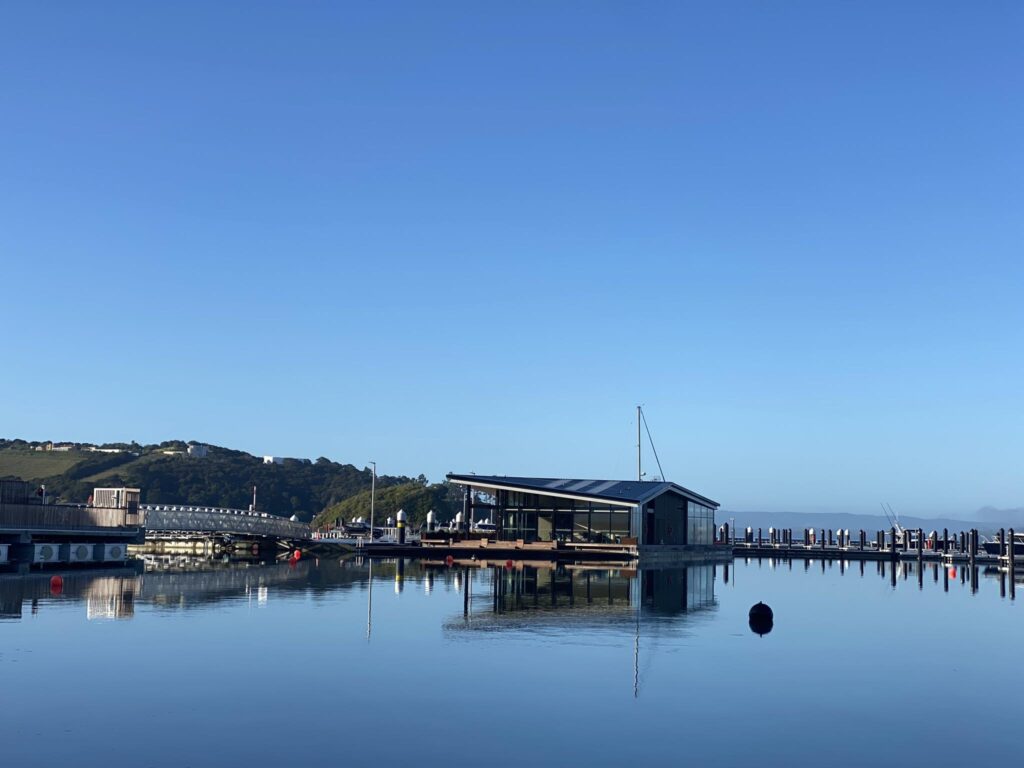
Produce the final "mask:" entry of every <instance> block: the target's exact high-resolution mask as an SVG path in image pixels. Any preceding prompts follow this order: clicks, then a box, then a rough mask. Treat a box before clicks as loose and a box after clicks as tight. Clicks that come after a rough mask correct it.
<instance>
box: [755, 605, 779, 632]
mask: <svg viewBox="0 0 1024 768" xmlns="http://www.w3.org/2000/svg"><path fill="white" fill-rule="evenodd" d="M774 623H775V617H774V615H773V614H772V609H771V608H769V607H768V606H767V605H765V604H764V603H758V604H757V605H755V606H754V607H753V608H751V609H750V631H751V632H753V633H755V634H757V635H761V636H762V637H764V636H765V635H767V634H768V633H769V632H771V631H772V625H773V624H774Z"/></svg>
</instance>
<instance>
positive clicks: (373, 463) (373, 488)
mask: <svg viewBox="0 0 1024 768" xmlns="http://www.w3.org/2000/svg"><path fill="white" fill-rule="evenodd" d="M370 466H371V467H373V475H371V477H370V543H371V544H373V501H374V496H375V495H376V493H377V462H376V461H371V462H370Z"/></svg>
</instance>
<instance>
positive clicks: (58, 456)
mask: <svg viewBox="0 0 1024 768" xmlns="http://www.w3.org/2000/svg"><path fill="white" fill-rule="evenodd" d="M95 455H96V454H93V453H89V452H87V451H25V450H5V451H0V477H7V476H8V475H13V476H14V477H20V478H21V479H22V480H45V479H46V478H48V477H55V476H56V475H63V474H64V473H65V472H67V471H68V470H69V469H71V468H72V467H73V466H75V465H76V464H78V463H80V462H82V461H84V460H85V459H86V458H88V457H90V456H95Z"/></svg>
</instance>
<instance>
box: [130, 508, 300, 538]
mask: <svg viewBox="0 0 1024 768" xmlns="http://www.w3.org/2000/svg"><path fill="white" fill-rule="evenodd" d="M139 509H140V512H141V518H142V525H143V526H144V527H145V529H146V538H147V539H151V538H162V537H169V536H177V535H180V534H193V535H194V534H209V535H226V536H253V537H261V538H266V539H284V540H306V539H309V538H310V537H311V536H312V531H311V529H310V527H309V524H308V523H301V522H298V521H297V520H289V519H288V518H286V517H278V516H277V515H271V514H269V513H267V512H252V511H250V510H247V509H227V508H224V507H199V506H192V505H188V504H142V505H140V507H139Z"/></svg>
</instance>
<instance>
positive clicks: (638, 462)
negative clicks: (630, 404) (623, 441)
mask: <svg viewBox="0 0 1024 768" xmlns="http://www.w3.org/2000/svg"><path fill="white" fill-rule="evenodd" d="M643 479H644V471H643V464H642V458H641V453H640V406H639V405H638V406H637V407H636V480H637V482H640V481H641V480H643Z"/></svg>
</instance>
